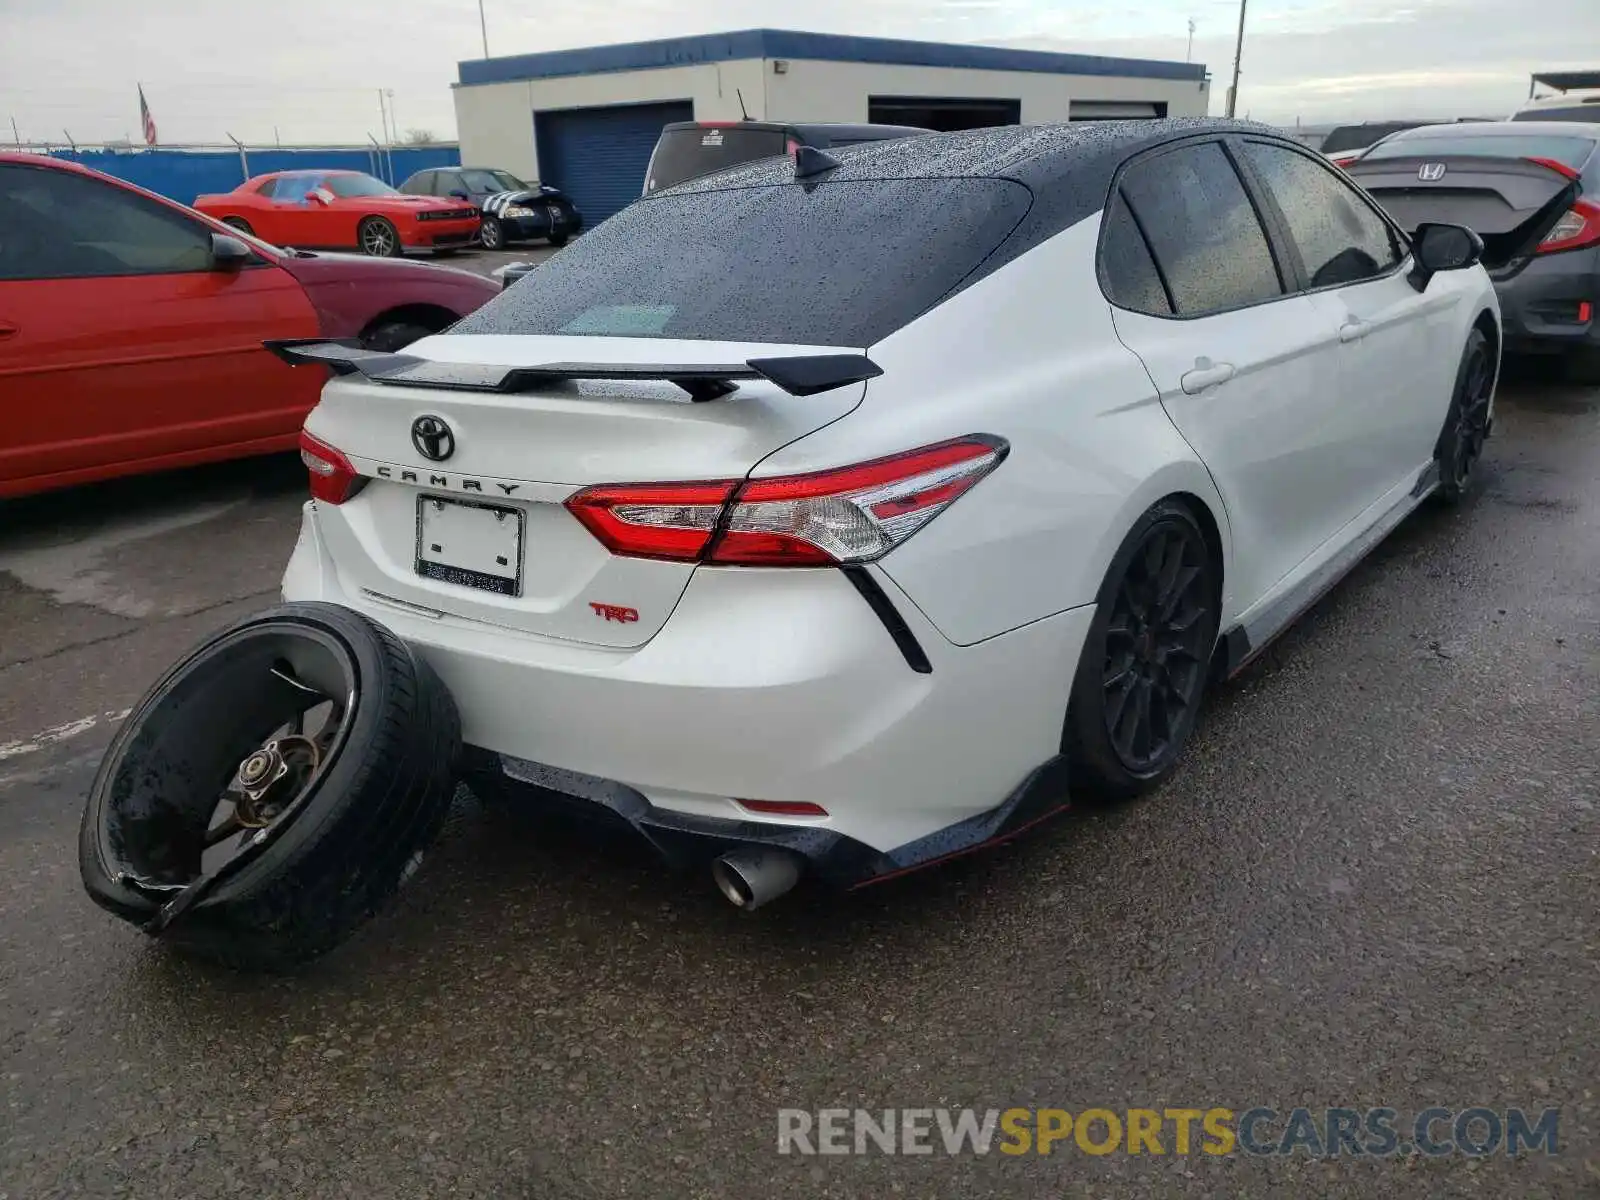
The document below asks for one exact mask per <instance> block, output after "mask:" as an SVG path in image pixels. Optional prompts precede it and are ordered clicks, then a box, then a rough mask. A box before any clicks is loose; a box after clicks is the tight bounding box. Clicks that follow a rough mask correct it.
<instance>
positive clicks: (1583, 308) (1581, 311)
mask: <svg viewBox="0 0 1600 1200" xmlns="http://www.w3.org/2000/svg"><path fill="white" fill-rule="evenodd" d="M1592 316H1594V305H1592V304H1590V303H1589V302H1588V301H1587V300H1580V301H1578V324H1580V325H1587V324H1588V323H1589V318H1590V317H1592Z"/></svg>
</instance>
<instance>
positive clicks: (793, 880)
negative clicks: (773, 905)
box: [711, 849, 804, 911]
mask: <svg viewBox="0 0 1600 1200" xmlns="http://www.w3.org/2000/svg"><path fill="white" fill-rule="evenodd" d="M803 865H804V864H803V862H802V860H801V858H800V856H799V855H798V854H794V853H792V852H790V851H788V850H773V849H745V850H735V851H733V852H732V853H730V854H724V855H723V856H722V857H721V858H719V859H717V860H716V861H715V862H713V863H712V864H711V878H712V880H713V881H714V882H715V883H716V885H717V890H718V891H719V892H721V893H722V894H723V896H724V897H725V898H726V899H727V901H728V903H730V904H732V905H733V906H734V907H735V908H742V909H745V910H746V911H749V910H752V909H757V908H760V907H761V906H762V905H763V904H767V903H770V902H771V901H773V900H776V899H777V898H778V897H779V896H781V895H783V894H784V893H785V892H787V891H788V890H789V889H790V888H792V887H794V885H795V884H797V883H799V882H800V872H801V868H802V866H803Z"/></svg>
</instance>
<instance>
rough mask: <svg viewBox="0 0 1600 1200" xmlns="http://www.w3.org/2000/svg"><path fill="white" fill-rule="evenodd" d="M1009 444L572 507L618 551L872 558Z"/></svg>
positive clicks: (643, 487)
mask: <svg viewBox="0 0 1600 1200" xmlns="http://www.w3.org/2000/svg"><path fill="white" fill-rule="evenodd" d="M1006 450H1007V446H1006V443H1005V442H1003V441H1001V440H1000V439H998V438H993V437H988V436H986V435H973V436H970V437H964V438H957V439H955V440H954V441H949V442H940V443H939V444H937V445H934V446H925V447H923V448H922V449H920V450H912V451H909V452H908V453H905V454H896V455H893V456H892V457H889V458H880V459H875V460H873V461H872V462H867V463H861V464H859V465H857V466H853V467H841V468H839V469H837V470H831V471H818V472H814V473H812V474H807V475H788V476H783V477H780V478H776V479H757V480H752V481H749V482H747V483H744V484H743V485H740V484H738V483H737V482H736V481H727V482H717V483H671V484H637V485H634V484H616V485H611V484H608V485H605V486H602V487H593V488H585V489H584V490H583V491H581V492H578V493H577V494H576V495H574V496H572V497H571V498H569V499H568V500H567V507H568V508H569V509H570V510H571V512H572V514H573V515H574V516H576V517H577V518H578V519H579V520H580V521H582V522H583V523H584V525H586V526H587V527H588V528H589V530H590V532H592V533H593V534H594V535H595V536H596V537H597V538H599V539H600V541H601V542H602V543H604V544H605V546H606V547H607V548H608V549H609V550H611V551H612V552H613V553H614V554H626V555H632V556H635V557H643V558H669V559H676V560H680V561H686V562H708V563H717V564H721V565H727V566H768V567H827V566H838V565H844V564H848V563H861V562H870V561H871V560H873V559H875V558H879V557H881V556H882V555H884V554H887V553H888V552H889V551H890V550H892V549H894V547H896V546H898V545H899V544H900V543H901V542H903V541H905V540H906V539H907V538H908V537H910V536H911V535H912V534H913V533H915V532H916V531H917V530H919V529H921V528H922V527H923V526H924V525H926V524H927V523H928V522H929V521H931V520H933V518H934V517H936V516H938V515H939V514H940V513H941V512H943V511H944V510H945V509H946V508H948V507H949V506H950V505H951V503H953V502H954V501H955V500H956V499H957V497H959V496H961V495H962V494H963V493H965V492H966V491H967V490H969V489H970V488H971V487H972V486H973V485H974V484H975V483H977V482H978V480H980V479H982V478H983V477H984V476H985V475H987V474H988V473H989V472H990V471H992V470H994V468H995V467H996V466H998V465H999V463H1000V460H1001V459H1003V458H1004V457H1005V455H1006ZM735 489H737V490H735Z"/></svg>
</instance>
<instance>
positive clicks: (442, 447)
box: [411, 416, 456, 462]
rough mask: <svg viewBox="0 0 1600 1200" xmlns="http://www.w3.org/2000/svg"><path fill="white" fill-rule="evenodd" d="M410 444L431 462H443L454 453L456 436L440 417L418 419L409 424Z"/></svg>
mask: <svg viewBox="0 0 1600 1200" xmlns="http://www.w3.org/2000/svg"><path fill="white" fill-rule="evenodd" d="M411 444H412V445H413V446H415V447H416V448H417V453H418V454H420V455H422V457H423V458H426V459H430V460H432V461H433V462H443V461H444V460H445V459H447V458H449V457H450V456H451V455H452V454H454V453H455V452H456V435H455V434H453V433H451V432H450V426H448V425H446V424H445V423H444V419H443V418H442V417H433V416H428V417H418V418H417V419H416V420H415V421H413V422H411Z"/></svg>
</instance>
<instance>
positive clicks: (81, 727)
mask: <svg viewBox="0 0 1600 1200" xmlns="http://www.w3.org/2000/svg"><path fill="white" fill-rule="evenodd" d="M132 711H133V710H132V709H128V708H124V709H122V710H121V711H120V712H103V713H93V714H91V715H90V716H87V717H79V718H78V719H77V720H76V721H68V722H66V723H65V724H63V725H53V726H51V727H50V728H49V729H41V730H40V731H39V732H38V733H36V734H34V735H33V736H32V737H28V738H24V739H23V740H22V741H20V742H0V762H4V761H5V760H6V759H8V758H17V757H19V756H20V755H23V754H33V753H36V752H37V751H40V750H44V749H46V748H47V747H50V746H54V745H55V744H56V743H57V742H64V741H66V740H67V739H68V738H75V737H78V736H79V735H81V734H85V733H88V732H89V731H90V730H91V729H93V728H94V727H95V726H97V725H99V724H100V723H101V722H102V721H107V722H111V723H112V724H115V723H116V722H118V721H121V720H122V719H123V718H125V717H126V716H127V715H128V714H129V713H130V712H132Z"/></svg>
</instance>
